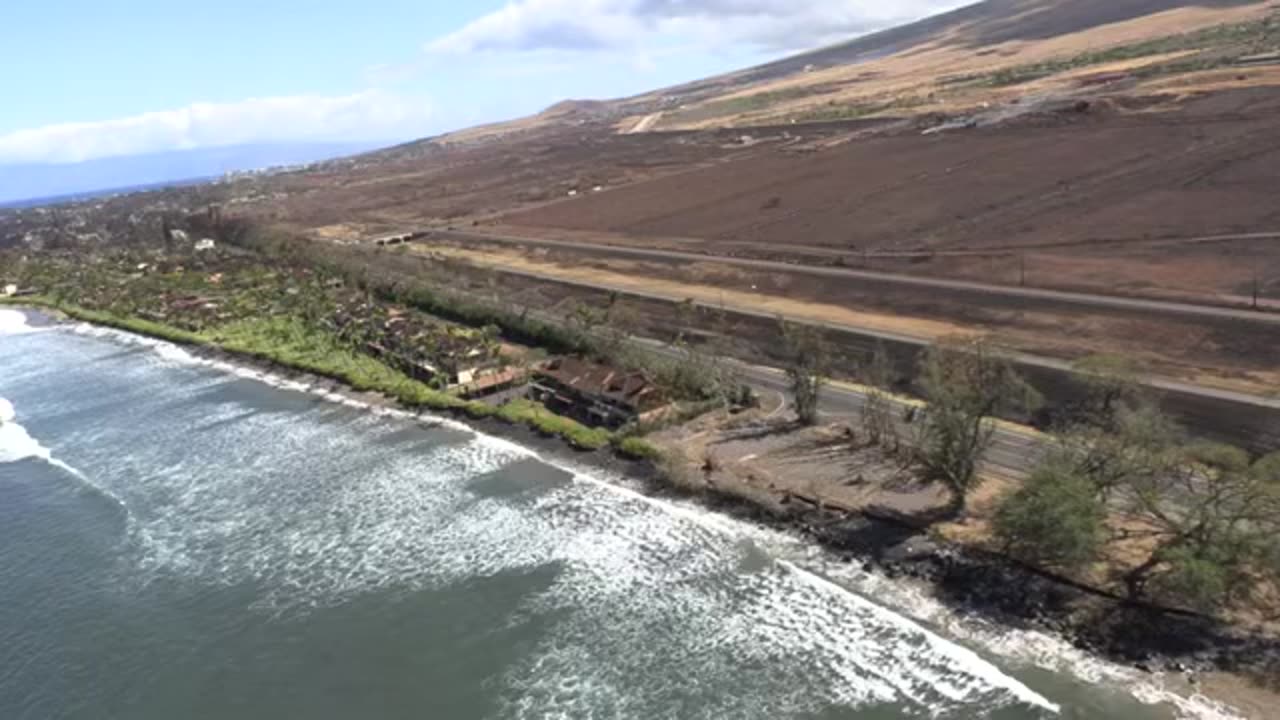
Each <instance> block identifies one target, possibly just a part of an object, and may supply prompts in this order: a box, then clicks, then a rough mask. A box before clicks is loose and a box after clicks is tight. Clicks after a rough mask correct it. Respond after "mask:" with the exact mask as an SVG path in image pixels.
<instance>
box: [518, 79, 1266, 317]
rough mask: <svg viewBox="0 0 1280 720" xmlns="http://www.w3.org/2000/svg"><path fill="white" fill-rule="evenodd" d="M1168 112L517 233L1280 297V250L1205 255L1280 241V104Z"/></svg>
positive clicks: (874, 152)
mask: <svg viewBox="0 0 1280 720" xmlns="http://www.w3.org/2000/svg"><path fill="white" fill-rule="evenodd" d="M1160 101H1161V99H1160V98H1155V99H1149V100H1147V101H1137V100H1129V101H1123V102H1121V101H1114V102H1110V101H1109V102H1100V103H1096V104H1093V105H1090V106H1089V107H1088V108H1072V109H1070V110H1065V111H1058V112H1054V113H1046V114H1036V115H1031V116H1026V117H1023V118H1021V119H1019V120H1017V121H1014V122H1011V123H1009V124H1007V125H1001V126H995V127H990V128H980V129H968V130H966V129H957V130H955V131H952V132H945V133H938V134H933V135H928V136H926V135H922V134H920V133H919V132H916V131H906V132H897V133H891V134H887V135H884V136H880V137H870V138H864V139H858V140H856V141H853V142H848V143H845V144H843V145H839V146H837V147H827V148H824V149H820V150H817V151H813V152H797V151H796V150H795V149H793V148H789V147H781V148H779V147H770V148H763V149H760V150H758V151H757V152H754V153H751V154H750V155H749V156H746V157H740V158H737V159H734V160H732V161H729V162H723V163H718V164H716V165H713V166H710V167H705V168H701V169H697V170H694V171H691V172H685V173H681V174H678V175H673V176H670V177H665V178H659V179H656V180H651V181H648V182H640V183H637V184H633V185H630V186H628V187H624V188H619V189H616V190H613V191H611V192H607V193H600V194H596V195H593V196H589V197H579V198H574V199H569V200H565V201H563V202H559V203H553V204H550V205H546V206H543V207H539V208H534V209H531V210H527V211H521V212H516V213H512V214H509V215H507V216H505V217H504V218H502V222H503V224H504V225H508V226H514V227H519V226H526V227H531V228H539V229H542V230H547V229H567V230H574V231H580V232H584V233H592V232H599V233H609V234H611V236H612V239H613V241H615V242H616V241H617V239H618V238H619V237H622V238H629V239H630V240H631V241H632V242H636V243H640V244H644V243H646V242H647V241H648V240H649V239H662V240H665V241H669V240H670V239H673V238H674V239H678V240H679V241H680V242H681V244H683V245H685V246H686V247H690V248H695V249H697V250H698V251H703V252H707V253H709V254H733V255H752V256H762V257H771V258H778V259H785V258H787V257H788V256H791V257H794V258H796V259H797V260H799V261H803V262H810V261H812V260H813V255H814V253H813V252H812V250H813V249H814V248H818V249H823V250H832V251H837V252H838V253H844V255H843V256H841V255H835V256H834V257H833V256H832V255H830V254H827V260H826V261H827V262H838V263H851V262H852V263H856V262H859V261H860V259H862V258H864V257H866V256H864V255H863V254H864V253H867V254H869V255H870V256H871V259H874V256H875V255H877V254H880V253H894V252H901V251H921V252H923V253H925V254H924V255H921V256H918V257H914V258H910V259H906V260H901V261H899V263H898V264H900V265H903V267H902V269H904V270H908V271H912V272H924V273H938V274H953V275H959V276H970V277H979V278H983V279H987V280H990V281H993V282H1008V281H1013V280H1016V279H1017V270H1016V269H1015V267H1014V263H1011V260H1017V262H1018V263H1022V264H1024V265H1028V266H1029V272H1030V277H1029V281H1030V282H1032V283H1038V284H1043V285H1075V286H1083V287H1092V288H1100V289H1104V290H1120V291H1125V292H1139V293H1141V292H1144V291H1145V292H1151V293H1156V294H1159V293H1161V292H1162V291H1163V292H1170V293H1182V294H1190V295H1196V294H1205V295H1208V294H1225V295H1230V294H1244V293H1248V292H1250V291H1251V286H1252V282H1253V279H1254V276H1255V274H1256V275H1260V276H1261V277H1262V279H1263V280H1264V281H1265V287H1263V288H1262V290H1263V292H1264V294H1269V295H1272V296H1276V297H1280V239H1276V238H1244V239H1227V240H1221V241H1214V242H1206V241H1204V238H1207V237H1212V236H1220V235H1239V234H1250V233H1273V232H1280V201H1278V200H1277V198H1280V90H1277V89H1274V88H1253V89H1246V90H1237V91H1230V92H1224V93H1217V94H1212V95H1208V96H1206V97H1204V98H1201V99H1196V100H1192V101H1190V102H1187V103H1185V104H1181V105H1176V106H1173V107H1168V108H1164V107H1161V106H1160V105H1159V104H1158V103H1159V102H1160ZM1144 105H1151V107H1148V108H1144V107H1143V106H1144ZM544 234H545V233H544ZM577 237H583V235H577ZM1188 241H1193V242H1188ZM792 248H794V253H792V252H790V249H792ZM928 253H936V256H934V257H932V258H931V257H930V256H929V254H928Z"/></svg>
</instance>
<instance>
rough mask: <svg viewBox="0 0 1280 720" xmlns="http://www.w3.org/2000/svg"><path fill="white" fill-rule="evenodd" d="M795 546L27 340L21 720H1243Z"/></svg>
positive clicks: (7, 498) (285, 386) (358, 413)
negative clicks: (1218, 719)
mask: <svg viewBox="0 0 1280 720" xmlns="http://www.w3.org/2000/svg"><path fill="white" fill-rule="evenodd" d="M1160 682H1161V681H1160V680H1159V679H1158V678H1155V679H1153V678H1149V677H1147V676H1139V675H1137V674H1136V673H1134V672H1131V671H1127V670H1124V669H1121V668H1115V667H1110V666H1108V665H1106V664H1105V663H1101V662H1098V661H1094V660H1091V659H1089V658H1087V657H1085V656H1082V655H1080V654H1078V653H1075V652H1074V651H1072V650H1071V649H1070V648H1067V647H1066V646H1064V645H1063V644H1062V643H1060V642H1058V641H1056V640H1053V639H1051V638H1048V637H1045V636H1042V635H1039V634H1036V633H1032V632H1027V631H1015V630H1009V629H1004V628H998V627H987V626H984V625H982V624H980V623H976V622H971V621H967V620H965V619H963V618H956V617H953V616H952V615H951V614H950V613H948V612H947V611H946V610H945V609H944V608H942V607H940V606H938V605H937V604H935V603H933V602H932V601H930V600H929V598H928V597H927V595H926V594H925V593H923V592H922V591H921V590H920V589H919V588H913V587H910V586H906V585H903V584H900V583H895V582H891V581H889V580H887V579H885V578H883V577H880V576H877V575H876V574H874V573H868V572H865V571H863V570H862V569H861V568H859V567H857V566H856V565H850V564H847V563H842V562H839V561H838V560H837V559H835V558H832V557H828V556H827V555H826V554H825V553H824V552H822V551H821V550H818V549H816V548H814V547H812V546H809V545H807V544H806V543H804V542H802V541H801V540H799V539H797V538H793V537H790V536H788V535H786V534H785V533H780V532H777V531H773V530H767V529H764V528H760V527H756V526H753V525H750V524H748V523H744V522H740V521H737V520H732V519H729V518H726V517H722V516H719V515H716V514H715V513H713V512H710V511H708V510H705V509H703V508H700V507H699V506H697V505H695V504H692V503H689V504H685V503H675V502H667V501H659V500H655V499H652V498H648V497H646V496H644V495H642V494H641V493H639V492H637V491H636V489H635V488H633V487H631V486H630V485H629V484H628V481H627V480H625V479H623V478H615V477H610V476H608V475H607V474H605V473H602V472H600V471H597V470H592V469H589V468H584V467H575V466H574V465H573V463H572V462H571V461H565V460H557V459H554V458H550V459H549V458H543V457H540V456H539V455H538V454H537V453H535V452H534V451H532V450H529V449H525V448H522V447H520V446H518V445H515V444H512V443H510V442H508V441H505V440H502V439H499V438H495V437H490V436H487V435H484V434H481V433H478V432H475V431H473V430H471V429H469V428H467V427H465V426H462V425H460V424H457V423H454V422H451V421H447V420H443V419H437V418H430V417H415V416H411V415H408V414H405V413H399V412H394V411H387V410H381V409H377V408H371V407H366V406H362V405H361V404H360V403H358V402H355V401H353V400H350V399H347V398H343V397H340V396H337V395H333V394H330V393H325V392H323V391H319V390H317V389H315V388H311V387H307V386H305V385H301V384H298V383H291V382H283V381H280V380H278V379H275V378H270V377H267V376H264V375H262V374H261V373H257V372H253V371H249V370H245V369H240V368H236V367H233V366H230V365H225V364H220V363H214V362H209V361H205V360H201V359H198V358H195V357H192V356H191V355H189V354H187V353H186V352H184V351H183V350H181V349H180V348H177V347H174V346H172V345H168V344H165V343H161V342H156V341H151V340H147V339H143V338H139V337H136V336H130V335H127V334H124V333H119V332H115V331H109V330H103V329H98V328H92V327H89V326H86V325H62V326H56V327H45V328H34V327H31V326H29V325H28V324H27V323H26V321H25V318H24V316H23V315H22V314H20V313H18V312H17V311H14V310H6V309H0V718H5V719H7V720H55V719H63V718H85V719H94V720H100V719H104V718H121V719H129V720H152V719H156V720H161V719H163V720H172V719H174V718H184V719H186V718H190V719H198V718H228V719H232V718H234V719H235V720H249V719H251V718H263V719H267V718H270V719H272V720H282V719H284V718H307V719H308V720H326V719H330V718H332V719H339V718H342V719H356V718H379V719H383V718H385V719H392V718H417V719H420V718H442V719H453V718H459V719H470V718H477V719H479V718H638V719H643V720H652V719H658V718H691V719H694V718H707V719H720V718H744V719H745V718H762V719H766V718H767V719H775V718H812V719H818V718H832V719H834V718H848V719H854V718H856V719H859V720H864V719H866V720H870V719H872V718H875V719H889V718H997V719H1001V720H1027V719H1038V718H1051V717H1064V718H1089V719H1090V720H1097V719H1107V718H1117V719H1119V718H1123V719H1124V720H1133V719H1141V718H1153V719H1154V718H1170V717H1176V716H1185V717H1214V716H1218V714H1219V712H1220V710H1219V709H1217V708H1215V707H1214V706H1213V705H1212V703H1209V702H1208V701H1206V700H1203V699H1200V698H1197V699H1193V700H1177V703H1176V706H1175V705H1172V704H1169V703H1168V702H1160V701H1169V700H1174V699H1176V698H1175V696H1173V695H1172V694H1171V693H1167V692H1164V691H1163V689H1162V687H1161V686H1160V684H1159V683H1160Z"/></svg>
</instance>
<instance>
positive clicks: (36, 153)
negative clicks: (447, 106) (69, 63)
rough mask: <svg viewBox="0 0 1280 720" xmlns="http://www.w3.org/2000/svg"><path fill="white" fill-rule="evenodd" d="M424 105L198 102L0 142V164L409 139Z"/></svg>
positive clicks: (420, 127) (418, 131)
mask: <svg viewBox="0 0 1280 720" xmlns="http://www.w3.org/2000/svg"><path fill="white" fill-rule="evenodd" d="M430 118H431V110H430V107H429V106H428V104H427V103H425V102H423V101H421V100H417V99H412V98H407V97H402V96H398V95H392V94H388V93H384V92H380V91H366V92H361V93H356V94H353V95H345V96H334V97H326V96H315V95H298V96H292V97H273V98H254V99H249V100H243V101H240V102H234V103H220V104H219V103H195V104H192V105H188V106H187V107H184V108H180V109H177V110H166V111H162V112H150V113H144V114H141V115H135V116H132V117H125V118H118V119H115V120H104V121H100V122H79V123H64V124H59V125H48V126H45V127H39V128H31V129H27V130H18V131H15V132H10V133H7V134H3V135H0V163H66V162H80V161H83V160H91V159H94V158H101V157H111V156H117V155H136V154H141V153H149V152H159V151H164V150H179V149H190V148H202V147H218V146H223V145H239V144H245V143H259V142H294V141H344V140H391V139H408V138H410V137H417V136H421V135H425V134H427V133H426V127H425V125H426V123H427V122H428V121H429V120H430Z"/></svg>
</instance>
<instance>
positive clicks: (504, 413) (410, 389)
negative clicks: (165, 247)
mask: <svg viewBox="0 0 1280 720" xmlns="http://www.w3.org/2000/svg"><path fill="white" fill-rule="evenodd" d="M0 302H3V303H4V304H8V305H25V306H30V307H38V308H46V309H50V310H56V311H58V312H61V313H63V314H64V315H67V316H68V317H71V318H75V319H77V320H83V321H85V322H90V323H94V324H96V325H104V326H107V327H112V328H117V329H120V330H126V331H128V332H133V333H137V334H139V335H146V336H149V337H155V338H160V339H162V340H168V341H171V342H176V343H181V344H184V345H195V346H200V347H212V348H219V349H222V350H225V351H227V352H231V353H235V354H238V355H244V356H247V357H253V358H258V359H261V360H267V361H269V362H272V363H275V364H277V365H281V366H284V367H287V368H291V369H294V370H300V371H303V372H309V373H313V374H316V375H321V376H324V377H328V378H333V379H334V380H339V381H341V382H343V383H344V384H346V385H348V386H350V387H351V388H353V389H355V390H357V391H360V392H378V393H382V394H383V395H386V396H387V397H390V398H393V399H394V400H396V401H397V402H399V403H401V404H402V405H404V406H406V407H410V408H425V409H430V410H436V411H446V412H455V413H459V414H462V415H465V416H467V417H469V418H472V419H476V420H479V419H486V418H496V419H498V420H501V421H503V422H507V423H510V424H512V425H525V426H528V427H530V428H533V429H534V430H536V431H538V432H540V433H542V434H545V435H550V436H555V437H559V438H562V439H563V440H565V441H566V442H567V443H569V445H571V446H573V447H574V448H577V449H579V450H599V449H601V448H604V447H607V446H608V445H609V444H610V443H611V442H612V441H613V439H614V438H613V434H612V433H611V432H609V431H607V430H602V429H596V428H589V427H586V426H585V425H582V424H581V423H578V422H577V421H575V420H571V419H569V418H566V417H562V416H560V415H556V414H555V413H553V412H551V411H550V410H548V409H547V408H545V407H544V406H542V405H540V404H538V403H535V402H532V401H529V400H517V401H514V402H511V403H509V404H507V405H504V406H501V407H493V406H490V405H486V404H484V403H480V402H472V401H467V400H463V399H461V398H459V397H456V396H454V395H450V394H448V393H445V392H441V391H439V390H436V389H434V388H431V387H430V386H428V385H426V384H425V383H421V382H418V381H417V380H414V379H413V378H410V377H409V376H407V375H405V374H404V373H402V372H400V371H398V370H396V369H394V368H392V367H390V366H388V365H386V364H384V363H382V362H380V361H378V360H377V359H375V358H372V357H370V356H368V355H363V354H360V353H357V352H354V351H352V350H351V349H350V348H348V347H347V346H345V345H344V344H342V343H341V342H339V341H338V340H337V338H335V337H333V336H332V335H331V334H329V333H327V332H325V331H323V330H318V329H315V328H312V327H309V326H308V325H306V324H305V323H303V322H302V321H301V320H298V319H296V318H289V317H267V318H255V319H247V320H240V321H236V322H233V323H229V324H227V325H223V326H221V327H217V328H214V329H211V330H208V331H206V332H202V333H194V332H189V331H186V330H182V329H179V328H175V327H171V326H168V325H164V324H162V323H157V322H152V321H150V320H144V319H141V318H133V317H123V316H120V315H115V314H113V313H109V312H102V311H98V310H90V309H88V308H83V307H80V306H77V305H74V304H70V303H64V302H56V301H53V300H50V299H48V298H44V297H24V298H19V299H4V300H2V301H0Z"/></svg>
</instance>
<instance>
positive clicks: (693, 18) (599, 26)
mask: <svg viewBox="0 0 1280 720" xmlns="http://www.w3.org/2000/svg"><path fill="white" fill-rule="evenodd" d="M967 2H972V0H967V1H966V0H894V1H893V2H885V1H884V0H813V1H812V2H803V1H801V0H512V1H511V2H508V4H507V5H506V6H505V7H503V8H502V9H500V10H497V11H495V12H493V13H490V14H488V15H485V16H483V17H481V18H479V19H477V20H475V21H473V22H471V23H470V24H468V25H466V26H464V27H462V28H461V29H459V30H457V31H456V32H453V33H451V34H449V35H446V36H444V37H441V38H438V39H436V40H434V41H432V42H431V43H430V44H428V46H427V49H428V50H429V51H431V52H436V53H476V52H526V51H542V50H567V51H593V50H606V49H608V50H618V49H644V48H649V47H653V46H661V45H663V44H665V43H668V42H672V41H677V40H678V41H687V40H689V39H691V38H692V39H696V40H698V41H699V42H701V43H703V44H709V45H713V46H721V47H726V46H748V47H751V48H752V49H756V50H763V51H771V52H780V51H792V50H800V49H805V48H812V47H816V46H819V45H823V44H827V43H832V42H836V41H839V40H844V39H848V38H850V37H853V36H856V35H860V34H863V33H867V32H870V31H873V30H878V29H881V28H884V27H889V26H892V25H895V24H898V23H902V22H907V21H910V20H913V19H916V18H920V17H924V16H926V15H930V14H933V13H936V12H941V11H944V10H950V9H952V8H955V7H959V6H961V5H965V4H967Z"/></svg>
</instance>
